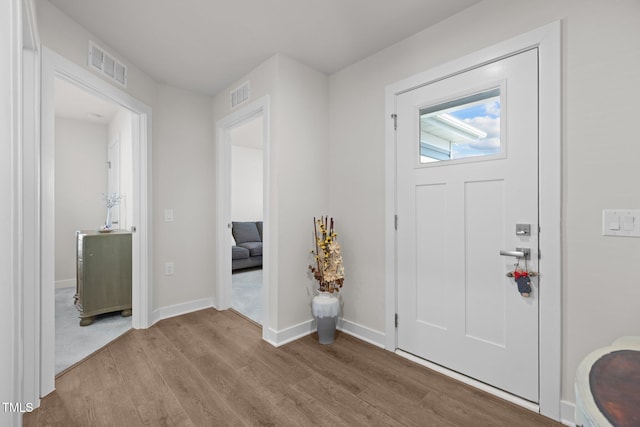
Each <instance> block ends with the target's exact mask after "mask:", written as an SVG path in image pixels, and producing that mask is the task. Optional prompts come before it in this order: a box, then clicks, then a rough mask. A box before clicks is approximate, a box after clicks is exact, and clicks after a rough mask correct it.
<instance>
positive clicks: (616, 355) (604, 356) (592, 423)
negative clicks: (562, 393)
mask: <svg viewBox="0 0 640 427" xmlns="http://www.w3.org/2000/svg"><path fill="white" fill-rule="evenodd" d="M639 367H640V337H622V338H619V339H617V340H616V341H614V342H613V344H611V345H610V346H609V347H604V348H600V349H598V350H595V351H594V352H592V353H591V354H589V355H588V356H587V357H585V358H584V359H583V360H582V362H581V363H580V365H579V366H578V370H577V371H576V380H575V392H576V413H575V421H576V427H578V426H583V427H609V426H614V427H617V426H627V425H636V426H637V425H640V418H639V417H640V414H639V411H640V410H639V408H640V382H638V381H637V378H639V377H640V369H639ZM605 372H606V375H605V377H602V375H603V373H605ZM598 376H600V377H598ZM596 383H597V387H596ZM622 390H624V391H625V392H624V395H623V396H622V398H621V399H620V400H619V401H612V400H611V397H612V396H616V394H620V393H621V392H622ZM623 400H624V401H623Z"/></svg>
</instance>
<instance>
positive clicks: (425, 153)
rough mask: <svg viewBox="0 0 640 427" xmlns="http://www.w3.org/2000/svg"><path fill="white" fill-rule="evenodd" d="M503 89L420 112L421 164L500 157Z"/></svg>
mask: <svg viewBox="0 0 640 427" xmlns="http://www.w3.org/2000/svg"><path fill="white" fill-rule="evenodd" d="M500 104H501V103H500V88H495V89H490V90H486V91H483V92H480V93H475V94H473V95H468V96H465V97H462V98H458V99H455V100H451V101H447V102H444V103H440V104H437V105H434V106H431V107H427V108H422V109H421V110H420V163H431V162H438V161H442V160H456V159H464V158H469V157H480V156H489V155H493V154H499V153H500V151H501V147H500Z"/></svg>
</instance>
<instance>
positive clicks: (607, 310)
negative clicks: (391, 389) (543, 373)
mask: <svg viewBox="0 0 640 427" xmlns="http://www.w3.org/2000/svg"><path fill="white" fill-rule="evenodd" d="M559 19H562V20H563V32H564V34H563V46H564V70H563V85H564V90H563V109H564V111H563V115H564V117H563V122H564V147H563V151H564V159H563V169H564V170H563V181H564V184H563V189H564V197H563V215H564V232H563V240H564V244H563V245H564V247H563V253H564V273H563V281H564V283H563V286H564V302H563V311H564V322H563V325H558V327H562V328H563V353H564V355H563V361H562V369H563V386H562V397H563V399H565V400H569V401H573V400H574V395H573V390H572V384H573V377H574V375H575V370H576V367H577V364H578V363H579V362H580V360H581V359H582V358H583V357H584V356H585V355H586V354H588V353H589V352H591V351H592V350H594V349H595V348H598V347H600V346H604V345H608V344H609V343H610V342H611V341H613V340H614V339H615V338H616V337H618V336H621V335H640V303H638V301H640V286H639V284H640V283H639V279H638V278H637V275H636V274H635V271H634V269H633V268H629V267H630V266H633V265H635V264H637V260H638V259H640V239H630V238H608V237H607V238H605V237H602V236H601V211H602V209H604V208H615V207H618V208H635V209H638V208H640V192H638V182H640V167H638V162H639V160H638V159H640V144H637V139H638V138H637V137H635V136H632V133H630V132H629V127H628V124H632V123H634V122H635V115H636V111H635V110H636V108H635V104H636V100H637V99H639V98H640V85H638V82H637V76H638V73H637V70H638V69H639V68H640V37H638V28H640V2H637V1H634V0H626V1H624V0H620V1H616V2H601V1H595V0H588V1H583V0H581V1H579V0H562V1H558V0H544V1H537V2H513V1H508V0H486V1H483V2H482V3H479V4H477V5H475V6H473V7H471V8H470V9H467V10H465V11H463V12H461V13H459V14H458V15H456V16H454V17H452V18H450V19H448V20H446V21H444V22H442V23H440V24H438V25H435V26H433V27H431V28H429V29H426V30H424V31H422V32H420V33H418V34H416V35H415V36H412V37H410V38H408V39H406V40H404V41H402V42H400V43H398V44H396V45H394V46H391V47H389V48H387V49H385V50H383V51H381V52H379V53H377V54H375V55H372V56H371V57H369V58H366V59H365V60H363V61H360V62H358V63H356V64H353V65H352V66H349V67H347V68H345V69H343V70H341V71H339V72H337V73H335V74H334V75H332V76H331V77H330V112H331V113H330V123H331V138H330V141H331V154H332V156H331V157H332V160H333V167H332V169H331V175H330V176H331V178H330V179H331V185H330V190H331V197H330V207H331V211H332V212H333V213H334V216H335V217H336V219H337V221H338V225H339V231H341V242H342V245H343V256H344V262H345V269H346V275H347V278H346V282H345V290H344V300H345V307H344V317H345V318H346V319H348V320H350V321H353V322H356V323H359V324H362V325H365V326H367V327H369V328H372V329H374V330H377V331H380V332H384V318H383V313H384V281H383V278H384V276H385V272H384V250H383V248H384V234H383V230H384V221H385V218H384V194H383V191H384V143H385V140H384V129H385V122H386V121H387V120H389V118H388V117H385V114H384V96H385V92H384V89H385V86H386V85H388V84H391V83H394V82H396V81H399V80H401V79H404V78H406V77H409V76H411V75H414V74H416V73H419V72H421V71H424V70H427V69H429V68H431V67H433V66H436V65H439V64H442V63H444V62H447V61H450V60H454V59H456V58H459V57H461V56H463V55H465V54H468V53H471V52H474V51H476V50H479V49H481V48H484V47H487V46H490V45H492V44H495V43H498V42H500V41H502V40H505V39H507V38H509V37H513V36H516V35H519V34H522V33H524V32H526V31H528V30H532V29H534V28H537V27H540V26H542V25H544V24H547V23H549V22H552V21H555V20H559ZM387 220H391V218H388V219H387ZM386 315H387V316H389V315H391V314H389V313H386Z"/></svg>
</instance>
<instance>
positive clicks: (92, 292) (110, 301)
mask: <svg viewBox="0 0 640 427" xmlns="http://www.w3.org/2000/svg"><path fill="white" fill-rule="evenodd" d="M76 236H77V242H76V254H77V258H76V259H77V268H78V271H77V281H76V295H75V305H76V308H77V309H78V311H79V312H80V326H87V325H90V324H92V323H93V320H94V317H95V316H96V315H98V314H103V313H110V312H113V311H120V312H121V314H122V316H131V232H129V231H125V230H113V231H111V232H109V233H100V232H98V231H78V232H76Z"/></svg>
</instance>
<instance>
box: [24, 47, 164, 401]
mask: <svg viewBox="0 0 640 427" xmlns="http://www.w3.org/2000/svg"><path fill="white" fill-rule="evenodd" d="M55 78H61V79H64V80H67V81H69V82H70V83H72V84H74V85H76V86H78V87H80V88H82V89H84V90H86V91H88V92H90V93H92V94H94V95H96V96H98V97H100V98H103V99H107V100H108V101H111V102H113V103H116V104H118V105H120V106H122V107H124V108H127V109H128V110H130V111H132V112H133V113H135V114H134V123H133V165H134V168H133V169H134V171H133V172H134V173H133V194H134V200H133V225H134V226H135V227H136V234H137V235H138V238H137V239H136V238H134V239H133V282H132V305H133V318H132V325H133V327H134V328H136V329H141V328H147V327H149V326H150V325H151V324H152V322H151V318H150V315H151V307H152V306H153V288H152V287H151V286H150V284H151V283H153V266H152V259H153V258H152V238H151V230H153V224H152V215H151V206H152V203H151V194H152V192H151V164H152V161H151V144H150V139H151V107H149V106H147V105H146V104H144V103H142V102H140V101H139V100H137V99H135V98H133V97H132V96H131V95H129V94H127V93H126V92H123V91H122V90H120V89H118V88H116V87H114V86H112V85H110V84H109V83H107V82H106V81H104V80H102V79H101V78H99V77H97V76H95V75H94V74H92V73H91V72H89V71H88V70H86V69H84V68H82V67H81V66H79V65H77V64H75V63H73V62H71V61H69V60H68V59H66V58H64V57H62V56H60V55H58V54H57V53H55V52H53V51H51V50H49V49H47V48H43V49H42V87H41V89H42V93H41V100H42V107H41V130H42V134H41V146H40V158H39V159H35V160H34V161H36V162H37V161H39V162H40V180H39V185H40V188H39V191H38V188H36V189H33V191H34V194H40V201H41V211H40V215H39V218H38V220H39V224H40V229H39V236H40V239H39V240H38V241H39V245H40V254H41V264H40V297H41V309H40V311H39V312H38V311H36V312H34V313H33V315H34V316H35V319H34V320H35V322H36V324H39V325H40V343H41V348H40V396H45V395H46V394H48V393H50V392H51V391H53V390H54V388H55V364H54V362H55V342H54V337H55V308H54V307H55V304H54V301H55V292H54V279H55V271H54V269H55V246H54V232H55V222H54V220H55V216H54V194H55V191H54V167H55V164H54V163H55V162H54V140H55V135H54V132H55V123H54V112H55V102H54V96H55V95H54V81H55ZM135 117H137V118H138V120H136V119H135Z"/></svg>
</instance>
